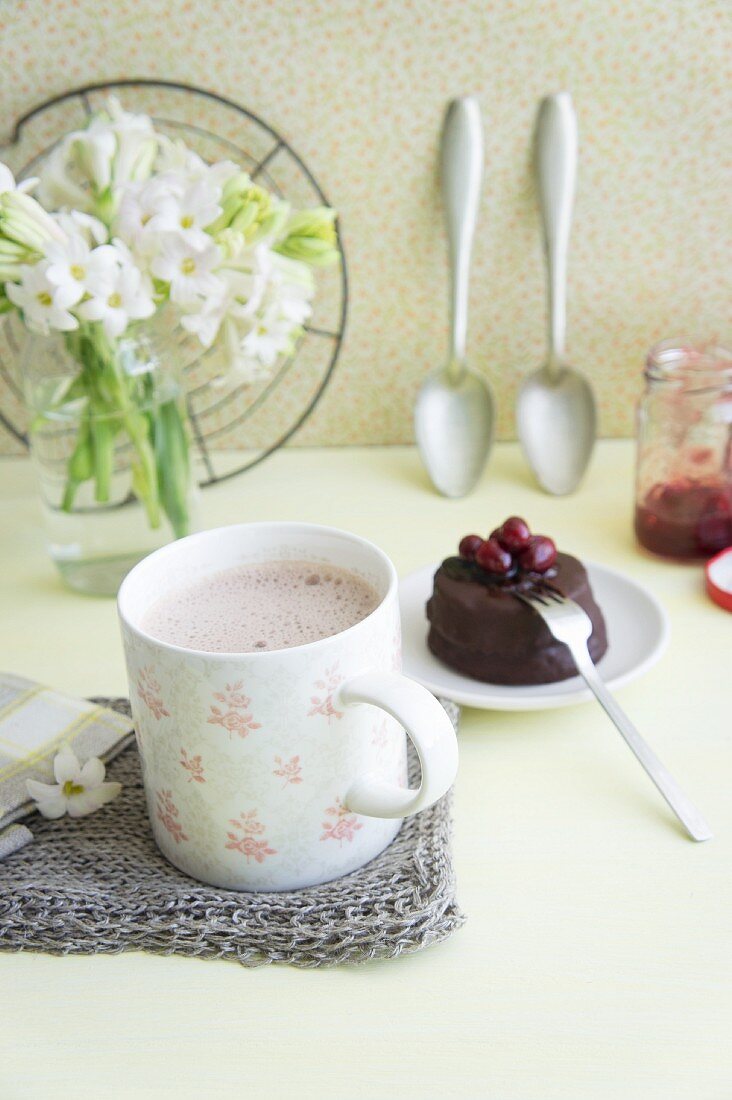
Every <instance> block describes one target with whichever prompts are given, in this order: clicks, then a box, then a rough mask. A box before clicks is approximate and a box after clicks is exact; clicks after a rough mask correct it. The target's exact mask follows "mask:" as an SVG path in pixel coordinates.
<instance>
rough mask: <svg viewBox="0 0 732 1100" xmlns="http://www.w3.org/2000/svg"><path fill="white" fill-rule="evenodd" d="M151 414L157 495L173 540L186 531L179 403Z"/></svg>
mask: <svg viewBox="0 0 732 1100" xmlns="http://www.w3.org/2000/svg"><path fill="white" fill-rule="evenodd" d="M150 415H151V428H152V434H153V439H154V440H155V456H156V458H157V471H158V493H159V495H160V500H161V503H162V505H163V508H164V509H165V514H166V515H167V517H168V519H169V520H170V524H171V526H172V528H173V531H174V533H175V536H176V538H180V537H181V536H182V535H185V534H186V533H187V531H188V523H189V516H188V484H189V462H188V438H187V436H186V430H185V426H184V423H183V418H182V416H181V412H180V409H179V407H178V403H177V402H176V401H174V400H170V401H166V402H164V403H163V404H161V405H160V406H159V407H158V408H157V409H156V410H155V412H154V414H150Z"/></svg>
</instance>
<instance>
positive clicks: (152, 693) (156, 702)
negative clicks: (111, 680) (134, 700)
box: [137, 668, 170, 722]
mask: <svg viewBox="0 0 732 1100" xmlns="http://www.w3.org/2000/svg"><path fill="white" fill-rule="evenodd" d="M137 694H138V695H139V696H140V699H142V701H143V703H144V704H145V706H146V707H147V708H148V710H150V711H151V712H152V714H153V717H154V718H156V719H157V720H158V722H159V721H160V719H161V718H170V711H169V710H166V709H165V704H164V703H163V697H162V694H161V691H160V684H159V683H158V681H157V680H156V679H155V676H154V674H153V671H152V669H151V668H141V669H140V671H139V673H138V676H137Z"/></svg>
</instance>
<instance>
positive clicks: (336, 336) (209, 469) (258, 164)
mask: <svg viewBox="0 0 732 1100" xmlns="http://www.w3.org/2000/svg"><path fill="white" fill-rule="evenodd" d="M126 87H127V88H130V87H144V88H161V89H166V90H171V91H179V92H183V93H187V94H190V95H195V96H201V97H203V98H205V99H210V100H212V101H214V102H217V103H220V104H221V105H222V106H224V107H227V108H229V109H231V110H233V111H236V112H237V113H238V114H240V115H242V116H243V117H245V118H247V119H249V120H250V121H251V122H253V123H255V124H256V125H257V126H259V127H260V128H261V129H262V130H263V131H265V133H267V134H269V135H270V137H271V138H272V140H273V145H272V147H271V148H270V149H269V150H268V151H267V153H266V154H265V156H264V157H262V158H260V159H257V158H254V157H252V156H250V154H248V153H247V152H246V150H245V149H242V148H241V147H240V146H238V145H236V144H235V143H234V142H231V141H229V140H228V139H226V138H221V137H219V136H218V135H216V134H212V133H211V132H210V131H207V130H203V129H202V128H201V127H197V126H195V125H193V124H188V123H185V122H180V121H179V120H175V119H164V118H155V117H153V121H154V122H156V123H162V124H164V125H166V126H169V127H171V128H175V127H178V128H180V129H184V130H188V131H193V132H198V133H199V134H200V135H201V136H204V137H213V138H215V139H216V140H217V141H218V142H220V143H222V144H225V145H229V146H230V147H231V149H232V151H233V152H234V153H235V154H236V156H237V157H238V158H243V160H244V161H245V162H248V164H247V170H248V172H249V175H250V176H251V178H252V179H257V178H258V177H259V176H263V177H265V179H266V181H267V185H268V186H269V187H270V188H271V189H272V190H274V191H275V192H276V193H277V194H278V195H279V196H280V197H283V196H282V192H281V190H280V188H279V187H278V186H277V184H276V183H275V181H274V180H272V178H271V177H270V176H269V174H268V172H267V168H268V166H269V165H270V163H271V162H272V161H273V160H274V158H275V157H276V156H277V155H278V154H279V153H280V152H282V151H286V152H287V153H288V155H289V156H290V157H291V158H292V160H293V161H294V162H295V164H296V165H297V167H298V168H299V170H300V171H301V172H302V173H303V175H304V176H305V178H306V179H307V180H308V182H309V183H310V185H311V186H312V188H313V190H314V191H315V193H316V194H317V196H318V198H319V201H320V202H321V204H322V205H323V206H330V203H329V201H328V199H327V198H326V196H325V194H324V192H323V189H322V188H321V186H320V184H319V183H318V181H317V179H316V178H315V176H314V175H313V173H312V172H311V171H310V169H309V168H308V166H307V165H306V164H305V162H304V161H303V160H302V158H301V157H300V156H299V154H298V153H296V152H295V150H294V149H293V147H292V146H291V145H290V143H289V142H288V141H286V139H285V138H283V137H282V136H281V135H280V134H278V133H277V131H276V130H274V129H273V128H272V127H271V126H270V125H269V124H268V123H267V122H265V121H264V120H263V119H261V118H260V117H259V116H258V115H256V114H255V113H254V112H253V111H250V110H248V109H247V108H246V107H242V106H241V105H240V104H238V103H236V102H235V101H234V100H232V99H228V98H227V97H226V96H222V95H219V94H218V93H217V92H211V91H208V90H207V89H204V88H198V87H195V86H194V85H191V84H185V83H181V82H179V81H173V80H153V79H146V78H140V79H134V78H130V79H124V80H113V81H102V82H99V83H93V84H85V85H83V86H82V87H79V88H75V89H72V90H71V91H68V92H64V93H62V94H61V95H57V96H53V97H52V98H51V99H47V100H45V101H44V102H43V103H40V104H38V105H37V106H35V107H33V108H32V109H31V110H30V111H27V112H26V113H25V114H24V115H22V116H21V117H20V118H19V119H18V120H17V122H16V123H15V125H14V127H13V131H12V134H11V137H10V141H9V142H7V143H6V144H5V145H4V146H0V149H3V148H5V149H7V148H10V147H12V146H15V145H17V144H18V143H19V142H20V140H21V137H22V133H23V130H24V128H25V127H26V126H27V125H28V124H29V123H30V122H31V121H32V120H33V119H34V118H35V117H36V116H37V115H41V114H43V112H44V111H48V110H49V109H51V108H52V107H55V106H57V105H58V104H60V103H64V102H67V101H69V100H72V99H76V98H78V99H80V100H81V102H82V104H83V107H84V110H85V112H86V114H87V115H90V114H92V105H91V102H90V99H89V97H90V95H92V94H93V93H95V92H111V91H114V90H116V89H119V88H126ZM62 137H63V135H61V136H60V137H59V138H58V139H57V141H55V142H52V143H51V144H50V145H49V146H47V147H46V148H45V149H43V150H42V151H41V152H40V153H38V154H36V156H35V157H33V158H32V159H31V160H30V161H29V162H28V164H26V165H25V166H24V169H23V171H24V172H25V173H26V174H29V173H30V172H31V171H32V169H33V167H34V166H35V165H36V164H37V163H38V161H39V160H41V159H42V158H43V157H46V156H47V155H48V154H49V153H50V152H51V150H52V149H53V148H54V147H55V145H57V144H58V141H60V140H61V139H62ZM336 233H337V237H338V245H339V250H340V255H341V264H340V272H341V287H342V293H341V304H340V313H339V318H338V323H337V326H336V328H335V331H330V330H328V329H322V328H319V327H317V326H312V325H307V324H306V325H304V326H303V329H304V332H305V333H307V334H308V335H311V336H315V337H318V338H322V339H327V340H330V341H332V343H333V347H332V350H331V353H330V359H329V361H328V366H327V368H326V371H325V374H324V375H323V378H322V380H321V382H320V384H319V386H318V388H317V390H316V392H315V393H314V395H313V396H312V398H311V399H310V401H309V402H308V404H307V405H306V407H305V408H304V409H303V410H302V412H301V413H300V415H299V416H298V417H297V419H296V420H295V422H294V423H293V424H291V425H290V426H289V427H288V428H287V429H286V431H284V432H283V433H282V434H281V435H280V436H279V437H278V438H277V439H276V440H275V441H274V442H273V443H272V444H271V445H269V446H268V447H266V448H265V449H264V450H263V451H262V452H261V453H260V454H258V455H257V456H256V457H255V458H253V459H251V460H250V461H249V462H246V463H243V464H242V465H241V466H239V467H237V468H236V469H233V470H229V471H227V472H226V473H223V474H216V472H215V470H214V466H213V463H212V460H211V455H210V453H209V449H208V446H207V441H210V440H211V439H213V438H215V437H216V436H217V435H220V434H222V433H223V432H229V431H230V430H231V429H232V427H238V426H240V425H241V424H242V423H245V422H246V420H247V419H248V418H249V417H250V416H251V415H252V414H253V413H254V412H255V411H256V410H257V409H258V408H259V407H261V405H262V403H263V402H264V401H265V400H266V398H267V396H268V395H269V394H270V393H271V392H272V390H273V389H274V388H276V386H277V385H278V384H279V382H281V381H282V379H283V377H284V376H285V375H286V374H287V372H288V371H290V370H291V369H292V366H293V365H294V362H295V360H296V355H297V350H298V349H297V348H296V349H295V352H294V353H293V354H292V355H291V356H288V358H287V359H285V360H284V361H283V362H282V363H281V364H280V367H279V370H278V371H277V373H276V374H275V375H273V376H272V378H270V379H269V380H268V382H267V385H266V386H265V388H264V389H263V390H262V392H261V393H260V394H259V395H258V396H257V398H256V399H255V400H254V401H253V402H252V404H251V405H250V406H249V407H247V408H246V409H245V410H244V411H243V412H242V413H241V414H240V415H239V416H237V417H236V418H235V420H234V421H232V422H231V423H229V424H227V425H225V426H224V427H220V428H217V429H215V430H214V431H212V432H209V433H206V432H205V430H204V429H203V426H202V425H201V423H200V422H199V421H200V420H201V419H202V418H203V417H205V416H207V415H210V413H211V412H213V411H214V410H215V409H217V408H218V407H220V405H221V403H222V401H224V400H225V401H231V400H232V399H233V398H234V397H236V396H237V395H238V394H239V393H241V389H242V388H243V387H239V388H237V389H236V390H234V391H232V392H231V393H229V394H227V396H226V398H224V399H222V401H219V402H217V403H216V404H214V405H211V406H209V407H208V408H207V409H205V410H202V411H199V412H196V410H195V409H194V408H193V400H192V398H193V397H194V396H195V392H197V391H192V392H191V393H189V394H188V412H189V416H190V420H191V427H192V430H193V437H194V440H195V443H196V446H197V448H198V450H199V452H200V455H201V458H202V460H203V464H204V467H205V470H206V478H205V479H204V480H202V481H201V482H200V485H201V487H203V488H205V487H206V486H208V485H213V484H215V483H217V482H220V481H226V480H228V478H230V477H234V476H236V475H237V474H240V473H242V472H243V471H244V470H247V469H251V468H252V467H254V466H256V465H258V464H259V463H260V462H263V461H264V459H265V458H268V457H269V455H271V454H272V453H273V452H274V451H276V450H278V448H279V447H281V446H282V445H283V444H284V443H286V442H287V441H288V440H289V439H291V438H292V436H293V435H294V434H295V433H296V432H297V431H298V430H299V429H300V428H301V427H302V425H303V424H304V423H305V421H306V420H307V418H308V417H309V416H310V414H311V413H312V411H313V409H314V408H315V406H316V405H317V403H318V401H319V400H320V398H321V397H322V395H323V393H324V391H325V389H326V387H327V385H328V383H329V382H330V380H331V378H332V375H333V371H334V370H335V367H336V363H337V361H338V356H339V355H340V351H341V347H342V344H343V338H344V334H345V328H346V318H347V314H348V292H349V284H348V269H347V265H346V256H345V250H344V247H343V238H342V233H341V228H340V224H339V222H338V220H336ZM0 375H2V377H3V379H4V380H5V383H6V384H7V386H8V387H9V389H10V390H11V391H12V392H13V393H14V394H15V396H16V397H17V398H18V399H19V400H22V395H21V394H20V393H19V391H18V387H17V386H16V384H15V381H14V379H13V376H12V372H11V371H10V370H9V369H8V368H7V366H6V364H5V363H4V362H3V361H2V359H0ZM203 388H205V387H199V390H200V389H203ZM0 423H2V424H3V426H4V427H5V428H6V430H7V431H8V432H9V433H10V434H11V435H12V436H13V437H14V438H15V439H17V440H18V441H19V442H20V443H22V444H23V445H24V446H26V447H27V446H28V437H27V435H26V434H25V433H24V432H23V431H22V430H21V429H20V428H18V427H17V426H16V425H15V424H14V423H13V422H12V421H11V420H10V418H9V417H8V416H6V414H5V413H4V412H3V411H2V409H0ZM122 503H127V502H126V501H124V502H122ZM117 507H119V505H117Z"/></svg>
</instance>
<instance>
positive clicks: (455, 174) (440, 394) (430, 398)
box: [414, 97, 493, 497]
mask: <svg viewBox="0 0 732 1100" xmlns="http://www.w3.org/2000/svg"><path fill="white" fill-rule="evenodd" d="M441 165H442V193H443V202H444V208H445V221H446V224H447V236H448V242H449V248H450V274H451V284H452V285H451V291H452V293H451V320H452V343H451V348H450V357H449V359H448V362H447V364H446V366H444V367H440V368H438V369H437V370H435V371H433V372H432V373H431V374H429V375H428V376H427V378H426V379H425V381H424V382H423V383H422V386H421V387H420V390H419V393H418V394H417V403H416V405H415V409H414V430H415V435H416V437H417V446H418V447H419V451H420V454H421V456H422V461H423V462H424V464H425V466H426V468H427V472H428V474H429V475H430V477H431V478H432V481H433V483H434V486H435V488H436V489H438V490H439V492H441V493H443V494H444V495H445V496H447V497H462V496H465V494H466V493H468V492H470V490H471V489H472V488H473V486H474V485H475V483H476V481H477V480H478V478H479V477H480V475H481V473H482V471H483V467H484V466H485V462H486V459H487V457H488V451H489V450H490V446H491V440H492V438H493V399H492V397H491V391H490V388H489V386H488V383H487V382H486V381H485V379H484V378H482V377H481V376H480V375H479V374H477V373H476V372H475V371H474V370H471V369H470V368H469V367H468V365H467V362H466V359H465V340H466V333H467V324H468V277H469V273H470V252H471V249H472V245H473V234H474V232H475V223H476V219H477V215H478V202H479V199H480V189H481V183H482V179H483V127H482V123H481V120H480V107H479V106H478V102H477V100H475V99H473V98H470V97H468V98H464V99H455V100H453V102H452V103H451V104H450V106H449V107H448V109H447V114H446V115H445V122H444V125H443V128H442V142H441Z"/></svg>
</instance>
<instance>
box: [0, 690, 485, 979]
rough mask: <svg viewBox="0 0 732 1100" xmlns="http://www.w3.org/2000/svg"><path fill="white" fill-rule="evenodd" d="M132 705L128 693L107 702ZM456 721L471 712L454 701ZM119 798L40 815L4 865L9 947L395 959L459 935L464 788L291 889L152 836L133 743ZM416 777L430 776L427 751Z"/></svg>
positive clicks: (244, 959) (1, 929)
mask: <svg viewBox="0 0 732 1100" xmlns="http://www.w3.org/2000/svg"><path fill="white" fill-rule="evenodd" d="M99 702H104V703H106V704H107V705H109V706H112V707H114V708H115V709H118V710H124V711H125V712H126V713H129V710H128V704H127V701H126V700H123V699H117V700H99ZM443 705H444V707H445V709H446V711H447V713H448V714H449V716H450V718H451V720H452V722H453V725H454V726H455V728H456V729H457V724H458V716H459V711H458V708H457V707H456V706H455V705H454V704H453V703H449V702H444V703H443ZM108 777H109V778H110V779H116V780H119V781H120V782H121V783H122V784H124V787H123V790H122V793H121V794H120V796H119V797H118V798H117V799H116V800H115V801H114V802H112V803H110V805H109V806H107V807H105V808H103V809H102V810H99V811H98V812H97V813H94V814H91V815H90V816H89V817H84V818H77V819H76V820H72V819H70V818H64V819H62V820H61V821H46V820H45V819H42V818H40V817H36V818H34V820H33V833H34V837H35V839H34V841H33V843H32V844H29V845H28V846H27V847H25V848H23V849H21V850H20V851H18V852H15V853H13V854H12V855H9V856H8V857H7V858H6V859H5V860H4V861H3V862H2V863H0V950H6V951H46V952H50V953H52V954H56V955H66V954H81V955H86V954H94V953H96V952H106V953H111V954H116V953H118V952H120V951H153V952H157V953H160V954H163V955H174V954H177V955H194V956H198V957H200V958H209V959H215V958H226V959H232V960H234V961H237V962H239V963H242V964H243V965H245V966H258V965H261V964H263V963H275V962H277V963H290V964H292V965H294V966H302V967H314V966H334V965H336V964H338V963H355V962H365V961H366V960H368V959H383V958H393V957H394V956H396V955H401V954H405V953H407V952H413V951H418V950H420V949H421V948H423V947H427V946H429V945H430V944H433V943H437V942H439V941H440V940H443V939H445V938H446V937H447V936H449V935H450V934H451V933H452V932H453V931H455V929H456V928H459V927H460V925H461V924H462V923H463V922H464V920H465V918H464V916H463V914H462V912H461V911H460V909H459V907H458V905H457V902H456V900H455V877H454V872H453V866H452V857H451V851H450V844H451V833H452V825H451V801H452V792H450V793H448V794H447V795H445V797H444V798H442V799H441V800H440V801H439V802H438V803H437V804H436V805H435V806H433V807H432V808H431V809H429V810H425V811H423V812H422V813H420V814H417V815H416V816H415V817H410V818H407V819H406V821H405V822H404V824H403V826H402V828H401V830H400V832H399V835H398V836H397V837H396V839H395V840H394V841H393V843H392V844H390V845H389V847H388V848H387V849H386V850H385V851H384V852H382V853H381V855H380V856H377V858H376V859H374V860H372V861H371V863H369V864H368V865H367V866H366V867H362V868H361V870H359V871H354V872H353V873H352V874H350V875H346V876H345V877H344V878H341V879H338V880H337V881H335V882H330V883H326V884H325V885H323V886H316V887H312V888H310V889H307V890H294V891H290V892H287V893H272V894H270V893H259V894H258V893H240V892H237V891H233V890H221V889H218V888H217V887H213V886H206V885H204V884H202V883H198V882H196V881H195V880H194V879H191V878H188V876H187V875H184V874H182V873H181V872H180V871H177V870H176V869H175V868H174V867H173V866H172V865H171V864H169V863H168V862H167V860H165V859H164V858H163V857H162V856H161V854H160V853H159V851H158V849H157V848H156V846H155V843H154V841H153V839H152V834H151V831H150V826H149V823H148V819H147V809H146V806H145V798H144V794H143V788H142V778H141V774H140V761H139V757H138V755H137V750H136V749H135V747H134V746H132V747H130V748H128V749H126V750H125V751H124V752H122V753H121V754H120V755H119V756H118V757H117V758H116V759H115V760H114V761H113V762H112V763H110V765H109V767H108ZM410 778H411V780H412V781H413V782H417V781H418V779H419V765H418V763H417V761H416V757H415V758H414V759H412V760H411V764H410Z"/></svg>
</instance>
